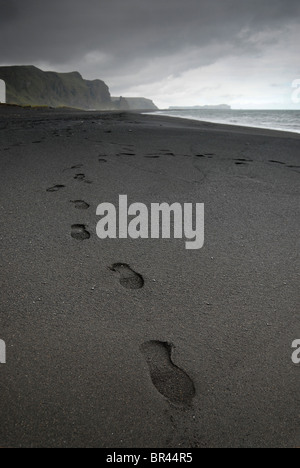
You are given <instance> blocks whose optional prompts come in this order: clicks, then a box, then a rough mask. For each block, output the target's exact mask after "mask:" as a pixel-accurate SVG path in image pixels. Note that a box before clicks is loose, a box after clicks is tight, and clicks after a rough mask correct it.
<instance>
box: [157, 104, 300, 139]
mask: <svg viewBox="0 0 300 468" xmlns="http://www.w3.org/2000/svg"><path fill="white" fill-rule="evenodd" d="M233 110H234V109H233ZM149 112H151V115H161V116H165V117H171V118H180V119H183V120H191V121H195V122H201V123H211V124H215V125H226V126H229V127H238V128H246V129H252V128H253V129H256V130H272V131H276V132H284V133H289V134H290V133H295V134H296V135H300V130H285V129H283V128H275V127H274V128H273V127H263V126H261V127H257V126H255V125H246V124H245V125H242V124H239V123H236V124H233V123H226V122H214V121H209V120H202V119H196V118H193V117H192V116H188V117H184V116H172V115H169V114H167V113H165V114H164V113H163V112H168V111H153V112H152V111H149ZM159 112H162V113H161V114H160V113H159ZM170 112H171V111H170ZM241 112H243V110H241ZM253 112H256V111H253ZM262 112H263V111H262ZM295 112H300V110H298V111H297V110H295Z"/></svg>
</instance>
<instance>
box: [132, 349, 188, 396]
mask: <svg viewBox="0 0 300 468" xmlns="http://www.w3.org/2000/svg"><path fill="white" fill-rule="evenodd" d="M140 349H141V352H142V353H143V354H144V356H145V358H146V362H147V364H148V366H149V370H150V376H151V380H152V382H153V385H154V386H155V387H156V389H157V390H158V391H159V393H161V394H162V395H163V396H164V397H166V398H167V399H168V400H169V401H170V402H171V403H174V404H179V405H190V404H191V402H192V399H193V398H194V396H195V393H196V391H195V387H194V383H193V381H192V380H191V379H190V377H189V376H188V375H187V374H186V373H185V372H184V371H183V370H182V369H180V368H179V367H177V366H175V364H173V362H172V349H173V346H172V345H171V344H169V343H164V342H161V341H148V342H146V343H144V344H143V345H142V346H141V348H140Z"/></svg>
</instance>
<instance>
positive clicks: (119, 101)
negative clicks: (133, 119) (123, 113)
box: [111, 97, 158, 110]
mask: <svg viewBox="0 0 300 468" xmlns="http://www.w3.org/2000/svg"><path fill="white" fill-rule="evenodd" d="M111 99H112V101H113V103H114V105H115V106H117V107H118V109H121V110H158V107H156V105H155V104H154V102H153V101H151V99H146V98H140V97H125V98H124V97H112V98H111Z"/></svg>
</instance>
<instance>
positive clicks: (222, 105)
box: [169, 104, 231, 110]
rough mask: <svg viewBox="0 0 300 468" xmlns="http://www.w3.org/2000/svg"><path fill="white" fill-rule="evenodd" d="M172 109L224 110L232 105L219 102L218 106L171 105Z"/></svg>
mask: <svg viewBox="0 0 300 468" xmlns="http://www.w3.org/2000/svg"><path fill="white" fill-rule="evenodd" d="M169 109H170V110H175V109H183V110H186V109H195V110H197V109H224V110H230V109H231V106H229V105H228V104H218V105H216V106H170V107H169Z"/></svg>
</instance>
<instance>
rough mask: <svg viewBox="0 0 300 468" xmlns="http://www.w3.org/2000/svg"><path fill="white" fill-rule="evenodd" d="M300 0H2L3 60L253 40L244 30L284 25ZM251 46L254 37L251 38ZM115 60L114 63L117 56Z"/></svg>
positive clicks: (145, 52) (167, 50)
mask: <svg viewBox="0 0 300 468" xmlns="http://www.w3.org/2000/svg"><path fill="white" fill-rule="evenodd" d="M299 3H300V2H299V0H251V2H249V1H248V0H185V1H183V0H163V1H162V0H151V1H150V0H100V1H99V0H84V1H83V0H49V1H47V0H42V1H41V0H7V1H5V0H0V41H1V56H0V61H1V62H2V63H4V62H9V63H31V62H38V61H45V62H49V63H51V62H52V63H68V62H72V61H74V59H76V58H78V59H80V57H82V56H83V55H84V54H87V53H88V52H91V51H99V52H101V53H103V54H106V55H107V56H110V57H113V58H114V60H115V61H113V62H114V64H115V66H116V67H117V66H118V63H117V62H118V60H120V61H122V62H124V61H126V60H128V61H129V60H136V59H139V58H141V59H143V58H147V59H148V60H151V59H153V58H154V57H157V56H164V55H167V54H172V53H174V52H175V51H180V50H184V49H186V48H188V47H199V46H200V47H201V46H203V45H204V44H208V43H213V42H218V41H220V42H224V41H227V42H232V43H234V42H236V43H239V45H240V46H241V45H243V42H245V44H244V46H245V47H246V46H247V40H246V39H247V37H246V35H245V36H244V38H243V37H239V38H237V36H238V34H239V33H240V31H241V30H243V29H244V30H246V29H248V30H250V31H251V32H252V33H253V32H255V31H261V30H264V29H266V28H275V29H276V28H279V32H280V28H281V27H283V26H284V25H286V24H287V23H289V22H294V21H295V20H297V19H298V18H299V12H300V6H299ZM252 45H253V44H252ZM111 66H112V63H111Z"/></svg>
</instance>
